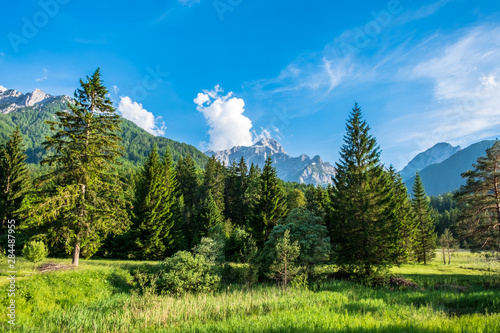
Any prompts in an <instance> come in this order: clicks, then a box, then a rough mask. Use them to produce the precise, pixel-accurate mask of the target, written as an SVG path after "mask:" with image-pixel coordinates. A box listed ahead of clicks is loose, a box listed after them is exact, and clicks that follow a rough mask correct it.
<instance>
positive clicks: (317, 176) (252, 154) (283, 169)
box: [206, 138, 336, 185]
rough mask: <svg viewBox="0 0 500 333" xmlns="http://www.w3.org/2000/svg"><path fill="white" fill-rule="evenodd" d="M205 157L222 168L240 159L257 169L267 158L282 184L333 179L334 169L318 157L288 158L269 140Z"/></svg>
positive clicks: (310, 182)
mask: <svg viewBox="0 0 500 333" xmlns="http://www.w3.org/2000/svg"><path fill="white" fill-rule="evenodd" d="M206 154H207V155H208V156H215V158H216V159H217V160H218V161H219V162H221V163H224V164H225V165H230V163H231V162H232V161H236V162H239V160H240V159H241V158H242V157H243V158H244V159H245V161H246V162H247V165H250V164H251V163H254V164H256V165H258V166H260V167H261V168H262V167H263V166H264V163H265V161H266V158H267V157H268V156H269V155H270V156H271V158H272V160H273V164H274V166H275V167H276V171H277V172H278V177H280V178H281V179H283V180H285V181H293V182H298V183H305V184H314V185H327V184H330V183H331V182H332V176H335V172H336V171H335V168H334V167H333V166H332V165H330V163H324V162H323V161H322V160H321V158H320V157H319V156H315V157H314V158H313V159H311V158H310V157H309V156H307V155H306V154H302V155H300V156H298V157H291V156H289V155H288V154H287V153H286V151H285V149H284V148H283V146H281V144H280V143H279V142H278V141H276V140H275V139H273V138H263V139H261V140H259V141H258V142H256V143H254V144H253V145H252V146H249V147H248V146H237V147H233V148H230V149H226V150H221V151H217V152H214V151H208V152H206Z"/></svg>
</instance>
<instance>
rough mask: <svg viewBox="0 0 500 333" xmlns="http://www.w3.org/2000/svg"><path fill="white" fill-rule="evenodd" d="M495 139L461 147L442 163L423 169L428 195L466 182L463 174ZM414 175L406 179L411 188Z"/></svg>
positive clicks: (421, 174) (455, 187) (457, 186)
mask: <svg viewBox="0 0 500 333" xmlns="http://www.w3.org/2000/svg"><path fill="white" fill-rule="evenodd" d="M494 143H495V140H485V141H481V142H478V143H475V144H472V145H470V146H468V147H467V148H464V149H461V150H459V151H457V152H456V153H454V154H453V155H451V156H450V157H448V158H447V159H445V160H444V161H442V162H440V163H434V164H431V165H429V166H427V167H426V168H424V169H423V170H421V171H420V172H419V173H420V176H421V177H422V182H423V184H424V187H425V191H426V192H427V195H440V194H444V193H447V192H452V191H455V190H457V189H459V188H460V186H461V185H464V184H465V179H464V178H463V177H462V176H461V174H462V173H464V172H465V171H467V170H471V169H472V168H473V167H472V165H473V164H476V163H477V159H478V158H479V157H481V156H485V155H486V149H488V148H491V147H492V146H493V144H494ZM413 180H414V176H413V177H409V178H407V179H406V180H405V183H406V186H407V188H409V189H411V187H412V185H413Z"/></svg>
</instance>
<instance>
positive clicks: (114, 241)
mask: <svg viewBox="0 0 500 333" xmlns="http://www.w3.org/2000/svg"><path fill="white" fill-rule="evenodd" d="M81 84H82V87H81V88H80V89H78V90H77V91H76V92H75V102H74V104H72V103H70V104H69V105H68V108H69V109H70V111H69V112H64V111H59V112H56V115H57V119H56V120H53V121H48V122H47V125H48V126H49V127H50V129H51V131H52V133H53V134H52V136H51V137H49V138H47V140H46V141H45V142H44V143H43V146H44V148H45V149H46V150H47V151H49V152H50V153H51V154H48V156H47V157H44V158H43V159H42V160H41V162H40V163H41V165H43V166H44V168H46V169H45V170H46V172H45V173H44V174H43V175H41V176H38V177H36V178H34V179H30V177H29V172H28V169H27V167H26V163H25V160H26V155H25V154H24V152H23V148H22V139H21V135H20V131H19V129H17V130H15V131H14V132H13V134H12V135H11V137H10V140H9V141H8V142H7V143H5V144H4V145H3V146H2V148H1V149H0V166H1V168H0V171H1V173H2V175H1V176H2V178H1V181H2V182H1V184H0V186H1V189H2V191H1V194H2V195H1V197H0V209H1V216H0V217H1V219H2V237H3V239H4V241H6V235H5V227H4V226H5V224H6V221H7V220H9V219H12V218H14V219H16V220H18V221H19V227H18V229H17V231H16V232H17V234H16V236H17V237H18V239H19V240H21V239H22V237H25V238H32V239H38V240H43V241H44V242H46V243H49V244H50V245H51V252H52V255H63V254H69V253H72V258H73V263H74V264H75V265H78V260H79V258H80V256H83V257H86V258H88V257H92V256H100V257H105V258H120V259H141V260H163V259H165V258H170V259H168V260H167V262H168V265H170V266H172V267H177V268H178V269H180V270H183V269H184V268H186V267H184V266H185V265H188V266H189V267H191V266H192V267H198V268H200V269H202V268H203V269H208V270H212V268H213V267H219V268H221V267H222V268H223V269H229V270H230V269H231V267H233V266H231V265H230V264H229V263H232V264H240V265H244V267H245V269H244V272H243V273H241V274H242V276H243V277H242V279H244V280H245V281H251V280H252V281H253V280H255V279H256V278H257V277H260V278H266V277H267V278H275V279H279V280H281V281H282V282H283V283H284V285H285V286H286V284H287V283H288V281H290V279H291V278H292V277H293V276H296V275H298V276H302V279H307V278H309V279H314V277H315V276H317V275H318V273H317V269H318V267H322V266H323V265H325V264H334V265H335V267H336V271H335V272H336V273H335V274H337V275H341V276H346V277H350V278H360V279H362V280H363V281H367V280H366V279H368V281H376V280H377V279H378V278H379V277H381V276H384V274H385V273H387V271H388V268H389V267H391V266H392V265H399V264H402V263H405V262H421V263H424V264H426V263H428V262H429V260H431V259H432V258H433V257H434V255H435V250H436V244H437V236H438V235H437V233H436V230H438V231H440V228H444V229H443V231H442V235H441V237H440V240H439V242H440V244H441V245H442V248H443V253H444V249H445V248H447V249H448V250H449V249H450V247H451V246H452V245H453V237H452V234H451V233H450V230H449V227H450V226H451V223H452V222H454V221H453V220H452V217H451V215H450V217H447V214H448V212H450V211H453V209H460V212H461V213H460V214H459V218H458V220H459V222H458V223H457V225H456V230H457V234H458V235H459V236H460V237H463V238H464V239H467V240H468V241H469V239H470V244H472V245H473V246H475V247H474V248H478V246H479V244H480V240H481V239H482V238H481V237H482V236H484V237H488V239H489V240H490V239H491V241H490V243H488V247H487V249H492V248H495V246H497V245H498V240H499V239H498V234H495V228H498V225H497V224H495V223H496V222H495V221H498V220H495V219H494V217H495V214H497V216H500V211H495V210H492V209H489V208H488V207H493V206H492V203H494V202H495V200H497V201H498V200H499V198H497V199H494V198H493V199H492V197H491V190H490V187H488V186H490V185H491V184H490V183H487V182H481V177H484V178H485V179H490V178H491V177H487V176H488V175H487V173H488V172H487V171H482V173H479V172H477V173H475V174H471V175H473V176H474V178H473V179H472V178H470V179H469V181H468V185H467V186H466V187H464V188H462V189H461V191H460V192H459V193H458V194H457V195H456V198H457V199H458V202H459V206H457V207H458V208H456V207H455V206H454V204H453V200H452V199H451V197H450V196H443V197H440V198H434V199H432V200H429V198H428V197H427V195H426V194H425V189H424V188H423V185H422V181H421V179H420V176H419V175H418V173H417V174H416V177H415V181H414V184H413V189H412V195H411V197H410V196H409V195H408V193H407V190H406V187H405V185H404V184H403V182H402V178H401V176H400V175H399V174H398V173H397V172H395V170H394V169H393V168H392V167H391V168H386V167H385V166H384V165H383V164H382V163H381V161H380V148H379V146H378V145H377V141H376V139H375V138H374V137H373V136H372V135H371V134H370V128H369V126H368V124H367V123H366V121H365V120H364V119H363V117H362V113H361V109H360V108H359V106H358V105H357V104H355V106H354V108H353V109H352V111H351V112H350V115H349V118H348V120H347V123H346V134H345V136H344V144H343V146H342V148H341V152H340V156H341V158H340V161H339V162H338V163H337V164H336V169H337V175H336V177H335V178H334V179H333V184H332V185H331V186H328V187H326V188H322V187H314V186H305V185H299V184H294V183H284V182H282V181H281V180H279V179H278V177H277V173H276V170H275V168H274V167H273V165H272V159H271V157H268V158H267V160H266V163H265V165H264V166H263V168H262V169H260V168H259V167H258V166H256V165H254V164H252V165H250V166H248V165H247V164H246V161H245V160H244V159H241V160H240V161H238V162H233V163H231V165H229V166H225V165H222V164H221V163H220V162H218V161H217V160H216V159H215V158H213V157H212V158H210V159H208V161H207V163H206V165H205V167H204V169H203V170H200V169H199V168H197V167H196V163H195V161H194V160H193V158H191V157H190V155H187V157H185V158H184V157H183V156H179V158H178V159H177V161H176V162H174V158H173V156H172V155H173V154H172V153H171V151H170V149H169V148H168V147H159V146H158V145H155V144H153V145H152V146H151V148H150V149H151V150H150V152H149V154H148V156H147V158H146V160H145V161H144V162H143V164H142V165H141V166H140V168H139V170H138V171H137V172H133V173H130V174H129V175H128V176H127V177H123V175H122V174H121V173H120V172H119V160H120V159H121V158H123V155H124V152H123V143H122V142H123V140H124V139H123V138H122V137H120V136H118V135H117V133H118V130H119V128H120V127H119V126H120V124H121V122H122V120H121V118H120V117H119V116H117V115H116V114H115V110H114V108H113V106H112V103H111V101H110V100H109V99H108V98H107V97H106V96H107V90H106V88H105V87H104V86H103V85H102V82H101V79H100V72H99V70H97V71H96V72H95V73H94V75H93V76H92V77H88V78H87V81H86V82H83V81H82V82H81ZM96 110H98V111H99V112H95V111H96ZM144 149H145V148H144ZM492 149H496V150H500V144H496V145H494V147H493V148H492ZM487 154H488V156H489V157H488V160H487V161H485V162H484V163H485V165H486V166H485V168H493V166H492V164H491V163H492V162H491V161H490V160H492V159H493V160H494V158H495V157H494V156H496V155H494V154H493V153H492V152H490V151H487ZM499 155H500V154H499ZM499 159H500V158H499ZM488 161H489V162H488ZM486 162H488V163H489V164H488V163H486ZM490 162H491V163H490ZM479 165H482V164H479ZM495 170H496V169H495ZM471 177H472V176H471ZM471 179H472V180H471ZM30 184H31V185H30ZM481 191H483V192H481ZM481 195H483V196H484V198H483V197H481ZM476 198H482V199H481V200H479V201H478V200H476ZM484 202H486V203H487V204H488V206H487V207H486V208H485V209H484V210H483V211H482V212H481V214H482V215H480V219H479V220H477V219H475V218H476V217H477V215H475V214H474V211H477V209H476V210H474V209H473V208H477V207H478V205H481V204H482V203H484ZM431 205H432V206H433V207H434V208H431ZM488 209H489V210H488ZM465 213H467V214H468V215H465ZM433 217H434V218H433ZM453 218H454V217H453ZM440 219H442V220H440ZM475 221H477V222H475ZM436 222H437V223H438V224H437V225H436ZM474 223H480V225H479V226H478V225H475V224H474ZM480 232H482V233H480ZM467 237H469V238H467ZM3 244H6V243H3ZM483 247H484V245H483ZM183 265H184V266H183ZM170 266H169V267H170ZM181 267H184V268H182V269H181ZM207 267H208V268H207ZM224 267H225V268H224ZM222 268H221V269H222ZM172 269H173V268H172ZM164 273H165V272H164ZM167 273H168V272H167ZM167 273H165V274H167ZM168 274H174V273H172V272H170V273H168ZM195 275H196V274H195ZM229 275H231V274H229ZM226 276H227V274H226ZM172 279H173V280H175V281H177V280H178V277H175V278H174V277H172ZM176 279H177V280H176ZM209 280H210V281H212V280H211V278H210V279H209Z"/></svg>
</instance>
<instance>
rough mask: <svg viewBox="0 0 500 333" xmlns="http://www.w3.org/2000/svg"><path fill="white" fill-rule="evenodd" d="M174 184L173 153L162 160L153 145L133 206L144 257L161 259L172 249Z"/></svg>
mask: <svg viewBox="0 0 500 333" xmlns="http://www.w3.org/2000/svg"><path fill="white" fill-rule="evenodd" d="M175 187H176V183H175V173H174V170H173V167H172V158H171V157H170V153H169V152H168V151H167V153H166V154H165V157H164V160H163V163H162V162H161V161H160V156H159V154H158V146H156V145H154V147H153V150H152V151H151V153H150V155H149V157H148V159H147V161H146V162H145V164H144V167H143V170H142V173H141V177H140V180H139V184H138V189H137V193H136V204H135V205H134V207H135V210H136V213H135V216H136V218H137V222H136V225H138V238H137V240H136V244H137V246H138V250H139V257H140V258H142V259H149V260H160V259H164V258H165V257H166V256H167V254H171V253H172V252H173V251H172V248H173V243H174V235H173V233H172V230H173V227H174V223H175V221H174V213H173V210H174V209H173V206H174V204H175V201H176V197H175Z"/></svg>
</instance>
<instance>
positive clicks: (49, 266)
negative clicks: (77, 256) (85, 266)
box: [37, 261, 75, 273]
mask: <svg viewBox="0 0 500 333" xmlns="http://www.w3.org/2000/svg"><path fill="white" fill-rule="evenodd" d="M73 268H75V266H73V265H64V264H59V263H56V262H53V261H50V262H48V263H45V264H42V265H40V266H38V267H37V271H38V272H39V273H49V272H55V271H66V270H69V269H73Z"/></svg>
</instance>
